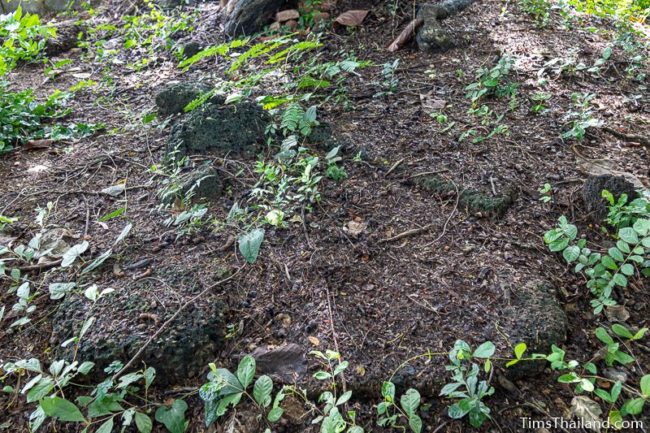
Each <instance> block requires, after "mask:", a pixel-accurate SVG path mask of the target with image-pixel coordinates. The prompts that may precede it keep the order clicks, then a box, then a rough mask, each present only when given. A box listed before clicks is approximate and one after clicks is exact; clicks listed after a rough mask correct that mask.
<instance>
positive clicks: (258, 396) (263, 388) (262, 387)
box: [253, 375, 273, 407]
mask: <svg viewBox="0 0 650 433" xmlns="http://www.w3.org/2000/svg"><path fill="white" fill-rule="evenodd" d="M272 391H273V381H272V380H271V378H270V377H269V376H266V375H264V376H260V377H259V378H258V379H257V380H256V381H255V385H253V398H255V401H256V402H257V404H259V405H260V406H262V407H268V406H269V405H270V404H271V392H272Z"/></svg>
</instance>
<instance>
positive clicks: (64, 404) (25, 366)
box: [0, 358, 182, 433]
mask: <svg viewBox="0 0 650 433" xmlns="http://www.w3.org/2000/svg"><path fill="white" fill-rule="evenodd" d="M93 367H94V363H93V362H89V361H86V362H83V363H79V362H77V361H74V362H68V361H65V360H56V361H53V362H52V363H51V364H50V367H49V368H48V369H47V370H46V369H44V368H43V367H42V366H41V363H40V361H39V360H38V359H35V358H32V359H29V360H20V361H17V362H15V363H6V364H5V365H4V366H3V367H2V370H3V371H4V372H5V375H4V376H2V377H0V380H2V381H6V380H7V379H8V378H10V377H21V376H24V375H26V374H30V375H33V377H31V378H30V380H29V381H28V382H27V383H26V384H25V385H24V386H23V387H22V389H20V393H21V394H23V395H25V399H26V401H27V403H37V405H38V406H37V407H36V409H35V410H34V411H33V412H32V414H31V415H30V422H29V425H30V431H33V432H35V431H37V430H38V429H39V428H40V427H41V426H42V425H43V423H44V422H45V421H46V420H47V419H52V420H55V421H58V422H60V423H77V424H83V425H85V427H86V429H89V428H96V430H94V431H97V432H102V433H103V432H106V433H108V432H111V431H112V429H113V426H114V425H115V423H116V421H117V420H118V419H120V418H121V420H122V421H121V425H122V426H124V428H126V427H129V426H130V425H132V424H135V427H136V428H137V430H138V432H139V433H150V432H151V430H152V421H151V418H150V417H149V416H148V415H147V414H146V413H145V411H144V410H143V409H141V408H140V405H139V404H134V403H133V400H132V399H133V397H137V398H139V399H142V400H144V402H145V404H144V406H146V405H147V403H148V397H147V392H148V390H149V387H150V386H151V384H152V382H153V380H154V378H155V375H156V371H155V370H154V369H153V368H151V367H149V368H146V369H143V370H141V371H138V372H134V373H129V374H125V375H123V376H121V377H120V379H119V381H118V382H117V383H114V382H113V380H112V379H111V378H108V379H106V380H105V381H103V382H101V383H100V384H98V385H96V386H93V387H91V388H92V389H91V390H90V393H89V394H87V395H79V396H78V397H76V399H75V401H74V402H73V401H70V400H68V399H66V397H65V391H64V390H65V389H66V388H69V387H71V386H74V385H75V384H74V382H73V379H74V378H75V377H77V376H78V375H82V376H86V375H88V373H89V372H90V371H91V369H92V368H93ZM119 368H121V363H118V362H114V363H113V364H111V365H110V366H109V367H108V368H107V369H106V372H107V373H112V372H115V371H116V369H119ZM138 382H141V383H143V384H144V396H140V395H138V393H139V392H140V391H141V389H140V388H139V386H136V384H137V383H138ZM3 391H4V392H6V393H15V392H17V390H14V388H13V387H12V386H10V385H8V386H5V387H4V388H3ZM86 391H88V390H87V389H86ZM135 401H138V400H137V399H136V400H135ZM124 406H127V408H126V409H125V408H124ZM159 410H160V409H159ZM156 415H158V413H157V414H156ZM156 419H158V416H156ZM165 425H167V424H165ZM169 431H170V432H171V433H182V430H172V429H169Z"/></svg>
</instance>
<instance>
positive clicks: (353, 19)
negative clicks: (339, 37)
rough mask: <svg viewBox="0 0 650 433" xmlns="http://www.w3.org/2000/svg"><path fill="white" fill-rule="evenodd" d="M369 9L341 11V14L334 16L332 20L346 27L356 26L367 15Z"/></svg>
mask: <svg viewBox="0 0 650 433" xmlns="http://www.w3.org/2000/svg"><path fill="white" fill-rule="evenodd" d="M368 12H370V11H369V10H365V9H356V10H351V11H346V12H343V13H342V14H341V15H339V16H338V17H336V19H335V20H334V21H335V22H337V23H338V24H340V25H342V26H346V27H356V26H360V25H361V23H362V22H363V20H364V19H365V18H366V16H367V15H368Z"/></svg>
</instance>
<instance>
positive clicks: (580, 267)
mask: <svg viewBox="0 0 650 433" xmlns="http://www.w3.org/2000/svg"><path fill="white" fill-rule="evenodd" d="M577 234H578V229H577V227H576V226H575V225H573V224H569V222H568V221H567V219H566V217H564V216H562V217H560V219H559V225H558V226H557V227H556V228H553V229H551V230H549V231H548V232H546V233H545V234H544V242H545V243H546V244H547V245H548V247H549V249H550V250H551V251H553V252H562V256H563V257H564V259H565V261H566V262H567V263H574V262H577V263H576V265H575V268H574V271H575V272H576V273H584V275H585V276H586V277H587V287H588V288H589V289H590V290H591V292H592V293H593V294H594V296H595V297H596V299H594V300H592V301H591V305H592V307H594V313H596V314H599V313H601V312H602V311H603V308H605V307H607V306H613V305H616V301H615V300H614V299H612V292H613V290H614V288H615V287H617V286H618V287H627V285H628V279H629V278H633V277H635V276H636V275H637V274H640V275H642V276H648V275H650V269H649V268H650V260H648V254H649V251H650V218H638V219H636V221H634V224H633V225H632V227H623V228H621V229H619V230H618V233H617V235H616V237H617V238H618V241H617V242H616V246H613V247H611V248H609V249H608V250H607V252H603V253H602V254H601V253H599V252H594V251H592V250H591V249H590V248H588V247H587V241H586V240H585V239H580V240H578V241H577V242H576V241H575V239H576V236H577Z"/></svg>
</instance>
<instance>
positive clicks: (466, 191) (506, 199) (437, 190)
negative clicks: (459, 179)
mask: <svg viewBox="0 0 650 433" xmlns="http://www.w3.org/2000/svg"><path fill="white" fill-rule="evenodd" d="M415 183H416V184H417V185H418V186H420V187H421V188H422V189H424V190H426V191H429V192H431V193H433V194H437V195H452V194H453V195H455V194H460V197H459V199H458V206H459V207H460V208H461V209H465V210H467V211H468V212H470V213H472V214H476V215H478V214H480V215H482V216H490V217H498V218H500V217H502V216H503V215H504V214H505V213H506V211H507V210H508V209H509V208H510V206H512V204H513V203H514V201H515V198H516V191H515V190H514V189H513V188H511V187H506V188H504V192H503V193H502V194H501V195H496V196H495V195H492V194H487V193H483V192H481V191H477V190H474V189H471V188H463V187H462V185H455V184H454V183H453V182H451V181H448V180H445V179H443V178H441V177H439V176H422V177H418V178H416V181H415Z"/></svg>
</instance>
